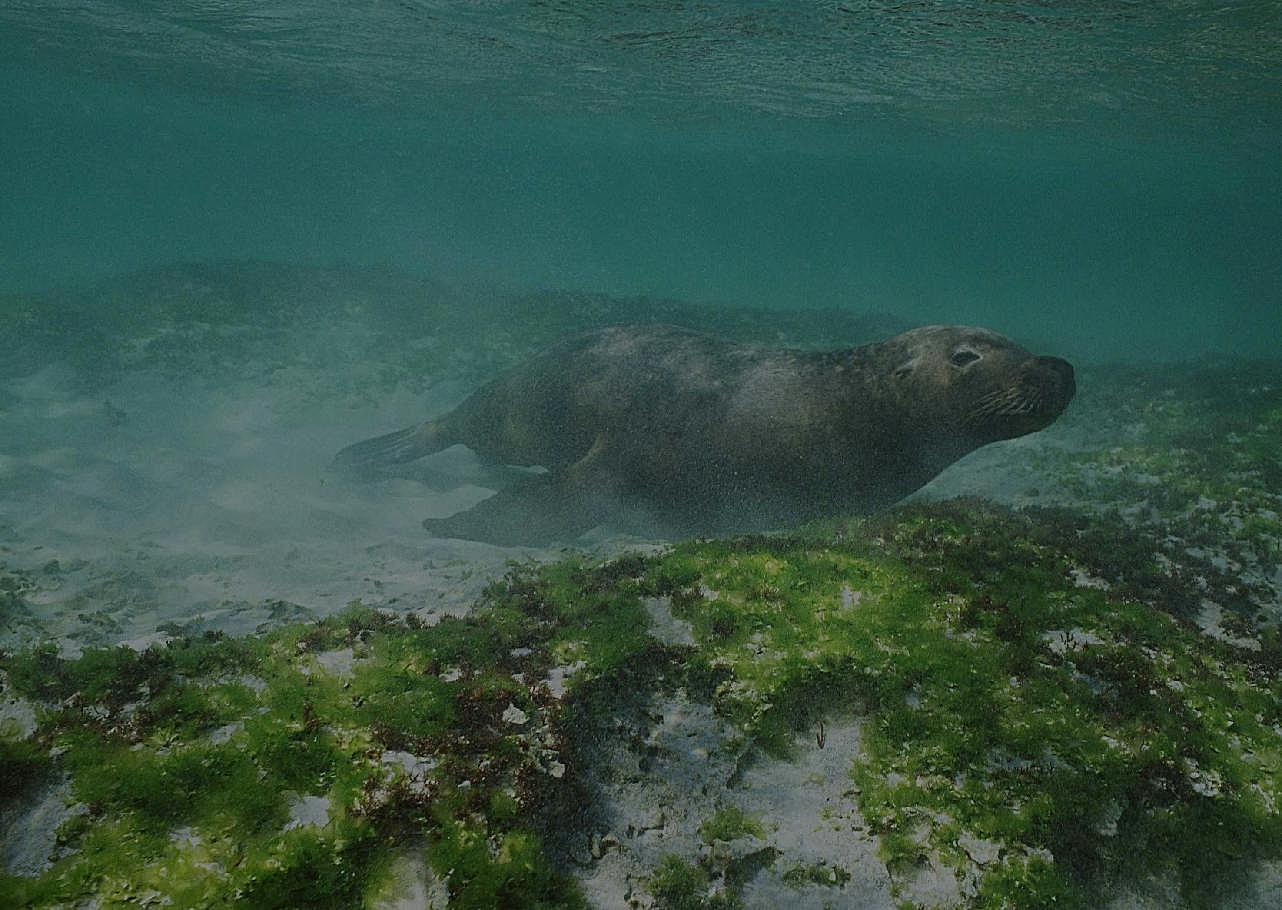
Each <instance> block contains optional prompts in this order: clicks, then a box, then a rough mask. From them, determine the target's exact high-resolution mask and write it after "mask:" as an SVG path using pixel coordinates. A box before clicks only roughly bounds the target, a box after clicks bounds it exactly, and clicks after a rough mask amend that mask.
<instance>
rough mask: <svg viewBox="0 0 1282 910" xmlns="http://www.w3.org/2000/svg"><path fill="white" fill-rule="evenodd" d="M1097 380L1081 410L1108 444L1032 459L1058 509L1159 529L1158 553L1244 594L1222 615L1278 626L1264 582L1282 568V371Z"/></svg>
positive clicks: (1162, 373) (1174, 370) (1226, 367)
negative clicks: (1191, 556) (1062, 505)
mask: <svg viewBox="0 0 1282 910" xmlns="http://www.w3.org/2000/svg"><path fill="white" fill-rule="evenodd" d="M1094 378H1095V381H1094V382H1093V383H1086V384H1084V385H1083V398H1084V399H1085V400H1084V401H1081V402H1078V403H1077V405H1076V407H1077V408H1078V409H1079V410H1081V411H1083V412H1084V413H1086V414H1088V415H1089V419H1090V420H1091V421H1092V422H1094V423H1097V424H1100V426H1097V427H1095V429H1094V432H1095V433H1096V435H1098V436H1099V437H1100V439H1101V443H1102V444H1100V445H1092V446H1088V447H1086V448H1083V449H1071V448H1064V449H1053V448H1051V449H1045V450H1043V451H1042V452H1040V453H1038V454H1036V455H1035V456H1034V461H1035V462H1036V463H1037V465H1038V469H1039V470H1040V471H1041V472H1042V473H1044V474H1045V475H1046V476H1047V477H1048V478H1049V479H1051V480H1052V481H1053V487H1054V489H1053V490H1052V491H1050V492H1051V493H1052V495H1053V498H1055V499H1057V500H1058V501H1061V502H1071V503H1073V504H1075V505H1079V506H1081V507H1083V508H1085V509H1088V510H1090V511H1092V512H1103V513H1112V514H1113V515H1115V516H1120V517H1121V518H1123V519H1124V520H1126V521H1127V522H1128V523H1130V524H1138V525H1146V526H1150V527H1153V528H1154V529H1155V530H1156V531H1158V532H1159V533H1158V534H1157V537H1158V541H1159V545H1158V548H1157V552H1160V553H1163V554H1165V555H1167V556H1169V557H1172V558H1174V559H1175V561H1176V562H1181V561H1183V560H1182V556H1183V555H1184V554H1186V553H1187V551H1188V550H1190V549H1192V550H1193V551H1194V552H1197V553H1200V554H1202V555H1203V556H1204V557H1206V562H1207V563H1210V564H1211V565H1209V566H1208V567H1207V570H1206V571H1207V573H1208V575H1209V577H1212V578H1215V577H1218V578H1219V579H1220V580H1222V581H1224V582H1225V583H1224V584H1221V585H1220V587H1221V588H1229V587H1232V588H1236V590H1234V591H1231V592H1229V593H1230V596H1228V597H1226V598H1225V602H1224V603H1222V604H1221V606H1224V607H1225V608H1226V609H1229V610H1231V611H1234V612H1236V613H1237V614H1239V615H1244V616H1246V617H1247V618H1248V619H1251V620H1253V621H1254V624H1255V625H1257V626H1258V625H1259V624H1260V622H1261V621H1265V622H1271V623H1273V624H1276V623H1277V622H1278V621H1279V617H1278V616H1277V615H1276V600H1277V591H1276V590H1275V589H1273V588H1271V587H1269V586H1268V585H1267V584H1262V583H1261V579H1268V578H1269V577H1271V576H1275V575H1276V573H1277V572H1278V571H1279V569H1280V568H1282V517H1280V516H1282V372H1279V370H1278V367H1277V365H1276V364H1275V363H1249V362H1246V363H1243V362H1237V363H1222V364H1221V363H1202V364H1198V365H1196V367H1194V366H1192V365H1187V364H1186V365H1180V366H1168V367H1156V366H1146V367H1144V368H1142V369H1141V368H1124V367H1113V368H1107V369H1097V370H1096V374H1095V377H1094ZM1070 419H1071V415H1070ZM1269 605H1273V607H1274V610H1273V611H1272V615H1269V614H1270V611H1269V610H1268V609H1267V607H1268V606H1269ZM1261 606H1264V607H1265V608H1266V609H1264V610H1263V611H1261V609H1260V608H1261Z"/></svg>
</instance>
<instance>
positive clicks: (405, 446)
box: [333, 421, 449, 474]
mask: <svg viewBox="0 0 1282 910" xmlns="http://www.w3.org/2000/svg"><path fill="white" fill-rule="evenodd" d="M443 435H444V434H443V433H442V431H441V428H440V427H439V426H438V425H437V424H436V423H435V422H434V421H428V422H427V423H424V424H419V425H418V426H413V427H407V428H406V429H404V430H397V431H396V432H395V433H388V434H387V435H386V436H375V437H374V438H373V439H366V440H365V441H363V442H358V443H354V444H353V445H350V446H348V447H347V448H345V449H343V450H342V451H341V452H339V453H338V454H337V455H335V456H334V462H333V466H334V468H336V469H337V470H340V471H349V472H352V473H355V474H361V473H366V472H369V471H377V470H378V469H380V468H388V467H391V466H392V465H397V464H404V463H405V462H407V461H413V460H414V459H416V458H422V457H423V456H424V455H431V454H432V453H433V452H439V451H440V450H441V449H444V448H446V447H447V446H448V445H449V443H448V442H446V441H445V440H444V439H443V438H442V437H443Z"/></svg>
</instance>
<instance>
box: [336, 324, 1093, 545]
mask: <svg viewBox="0 0 1282 910" xmlns="http://www.w3.org/2000/svg"><path fill="white" fill-rule="evenodd" d="M1074 390H1075V386H1074V379H1073V368H1072V366H1071V365H1070V364H1069V363H1068V362H1067V361H1064V360H1061V359H1059V358H1058V357H1037V356H1034V355H1032V354H1030V353H1029V352H1028V351H1026V350H1025V349H1024V348H1022V347H1020V346H1019V345H1017V344H1015V343H1014V342H1012V341H1010V340H1009V339H1007V338H1005V337H1003V336H1001V335H999V334H997V333H996V332H992V331H989V330H987V329H982V328H972V327H968V326H926V327H924V328H919V329H913V330H912V331H909V332H905V333H903V334H901V335H896V336H895V337H893V338H891V339H889V340H887V341H884V342H880V343H878V344H870V345H866V346H864V347H859V348H853V349H846V350H838V351H825V352H810V351H799V350H791V349H785V348H774V347H758V346H752V345H745V344H737V343H733V342H729V341H725V340H721V339H718V338H715V337H712V336H709V335H706V334H703V333H701V332H696V331H692V330H689V329H683V328H678V327H675V326H668V325H654V324H647V325H625V326H615V327H611V328H605V329H600V330H597V331H592V332H588V333H585V334H582V335H578V336H575V337H573V338H570V339H568V340H566V341H564V342H562V343H561V344H559V345H557V346H555V347H553V348H551V349H549V350H547V351H545V352H544V353H542V354H539V355H537V356H535V357H534V358H533V359H531V360H529V361H527V362H525V363H524V364H521V365H519V366H517V367H515V368H513V369H511V370H510V371H508V372H506V373H504V374H503V375H501V376H499V377H498V378H497V379H495V380H494V381H492V382H490V383H489V384H488V385H486V386H484V387H482V388H480V389H479V390H477V391H476V392H475V393H473V394H472V395H471V397H469V398H468V399H467V400H465V401H464V402H463V403H462V404H460V405H459V406H458V407H457V408H455V409H454V410H453V411H451V412H450V413H448V414H446V415H444V416H443V417H439V418H437V419H435V420H429V421H428V422H426V423H424V424H422V425H420V426H415V427H410V428H409V429H405V430H401V431H399V432H396V433H391V434H389V435H386V436H380V437H377V438H375V439H370V440H366V441H365V442H360V443H357V444H355V445H353V446H349V447H348V448H346V449H344V450H343V451H342V452H340V453H339V454H338V456H337V457H336V459H335V463H336V465H337V466H338V467H340V468H345V469H349V470H357V471H368V470H370V469H378V468H385V467H387V466H390V465H395V464H398V463H402V462H407V461H411V460H413V459H417V458H420V457H422V456H424V455H428V454H431V453H433V452H437V451H440V450H442V449H445V448H447V447H449V446H452V445H456V444H459V443H461V444H463V445H465V446H467V447H468V448H470V449H472V450H473V451H475V452H476V454H477V455H478V456H479V457H480V458H481V459H482V460H483V461H485V462H487V463H490V464H496V465H527V466H529V465H538V466H542V467H544V468H546V472H545V473H542V474H535V475H527V476H526V477H525V479H524V480H523V481H522V482H520V483H518V484H516V485H515V486H513V487H510V488H508V489H504V490H502V491H500V492H499V493H498V494H496V495H495V496H493V497H491V498H489V499H487V500H484V501H483V502H481V503H480V504H478V505H477V506H475V507H473V508H472V509H469V510H467V511H465V512H461V513H459V514H457V515H453V516H451V517H449V518H444V519H429V520H428V521H426V522H424V525H425V526H426V527H427V528H428V529H429V530H430V531H432V532H434V533H436V534H438V535H440V536H448V537H463V538H469V539H474V540H484V541H489V542H492V543H501V544H509V545H516V544H543V543H547V542H549V541H551V540H568V539H572V538H573V537H575V536H577V535H578V534H580V533H582V532H583V531H586V530H588V529H590V528H592V527H594V526H595V525H597V524H599V523H601V522H602V521H603V520H605V519H606V518H615V519H617V517H618V516H619V515H620V514H623V515H625V516H628V515H631V516H633V517H636V516H638V515H644V516H645V520H646V521H649V522H656V523H658V524H659V526H661V527H663V528H665V529H667V530H669V531H672V532H678V533H686V534H689V533H697V534H707V533H717V532H726V531H739V530H762V529H770V528H778V527H783V526H788V525H792V524H796V523H798V522H801V521H805V520H808V519H812V518H816V517H820V516H825V515H837V514H849V513H857V512H869V511H872V510H875V509H877V508H880V507H883V506H886V505H889V504H890V503H893V502H895V501H896V500H899V499H901V498H903V497H904V496H906V495H908V494H909V493H911V492H913V491H914V490H916V489H917V488H919V487H921V486H922V485H923V484H925V483H926V482H927V481H929V480H930V479H931V478H933V477H934V476H935V475H937V474H938V473H939V472H940V471H942V470H943V469H944V468H946V467H947V466H948V465H950V464H952V463H953V462H954V461H956V460H957V459H959V458H961V457H962V456H963V455H965V454H967V453H968V452H971V451H973V450H975V449H977V448H979V447H980V446H983V445H986V444H988V443H991V442H995V441H997V440H999V439H1010V438H1013V437H1016V436H1022V435H1024V434H1026V433H1031V432H1033V431H1035V430H1040V429H1042V428H1044V427H1046V426H1048V425H1049V424H1050V423H1051V422H1052V421H1054V420H1055V418H1056V417H1058V416H1059V414H1060V413H1061V412H1062V411H1063V410H1064V408H1065V407H1066V406H1067V405H1068V403H1069V401H1070V400H1071V399H1072V397H1073V394H1074ZM621 510H622V511H621ZM626 520H627V519H626V518H625V522H626Z"/></svg>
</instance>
